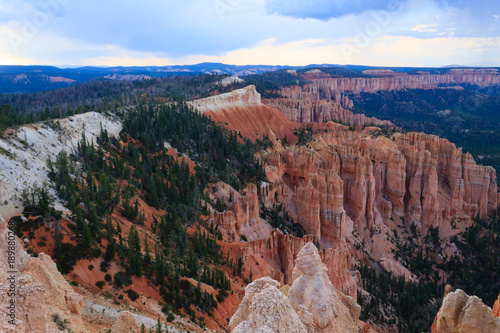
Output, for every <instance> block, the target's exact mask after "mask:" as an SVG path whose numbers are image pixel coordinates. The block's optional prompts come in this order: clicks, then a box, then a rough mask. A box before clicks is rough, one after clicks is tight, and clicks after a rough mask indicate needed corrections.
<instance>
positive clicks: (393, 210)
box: [263, 123, 500, 259]
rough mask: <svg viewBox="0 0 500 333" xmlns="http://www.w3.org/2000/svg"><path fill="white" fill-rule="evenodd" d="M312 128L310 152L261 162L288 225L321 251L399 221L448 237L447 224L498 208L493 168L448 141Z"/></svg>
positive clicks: (288, 152) (279, 152) (278, 153)
mask: <svg viewBox="0 0 500 333" xmlns="http://www.w3.org/2000/svg"><path fill="white" fill-rule="evenodd" d="M316 127H317V128H318V129H320V133H319V134H316V136H315V141H313V142H312V143H311V144H310V147H309V148H307V147H304V146H302V147H297V146H292V147H285V148H283V149H276V150H275V151H272V152H266V153H264V154H263V158H264V160H265V161H266V162H267V164H268V170H269V172H268V175H269V178H270V179H273V180H275V181H274V184H279V181H281V185H280V186H281V188H280V190H279V191H278V192H279V193H278V197H280V198H281V200H282V201H283V202H285V203H286V204H287V206H288V207H290V208H291V209H290V210H291V211H292V213H293V214H296V215H295V216H293V218H294V220H295V221H297V222H298V223H300V224H301V225H302V226H303V227H304V228H305V230H306V232H307V233H308V234H311V235H313V236H314V237H315V238H316V239H320V240H321V241H322V242H323V244H324V245H325V247H334V245H335V244H338V243H339V242H340V241H341V240H343V239H347V238H349V237H351V235H352V231H353V228H356V229H357V230H358V231H359V230H363V229H364V228H368V229H370V230H372V229H373V228H374V227H375V226H376V225H381V224H390V223H391V221H393V220H394V219H395V218H397V217H403V218H405V220H406V221H409V223H415V224H416V225H417V226H418V227H419V228H422V230H424V231H425V230H427V228H429V227H440V229H441V230H443V231H444V232H446V230H448V232H449V230H451V225H450V222H451V220H452V219H461V220H468V221H472V220H473V219H474V218H476V217H480V218H486V217H488V216H493V215H494V214H495V212H496V209H497V208H498V205H499V203H500V195H499V194H498V188H497V183H496V173H495V170H494V169H493V168H492V167H488V166H481V165H477V164H476V163H475V162H474V160H473V158H472V157H471V156H470V154H468V153H463V152H462V150H461V149H457V148H456V146H455V145H454V144H453V143H451V142H449V141H448V140H445V139H440V138H439V137H437V136H433V135H427V134H423V133H407V134H402V133H395V134H393V138H392V140H391V139H390V138H383V137H373V136H371V135H370V131H372V129H369V128H367V129H365V130H357V131H347V130H346V129H345V127H343V126H340V125H337V124H332V123H328V124H321V125H317V126H316ZM321 130H322V131H323V133H321ZM272 188H276V185H275V186H274V187H273V186H271V189H272ZM274 191H276V190H274ZM271 194H272V193H271ZM441 227H443V228H441ZM380 259H381V258H380Z"/></svg>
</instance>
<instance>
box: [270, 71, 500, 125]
mask: <svg viewBox="0 0 500 333" xmlns="http://www.w3.org/2000/svg"><path fill="white" fill-rule="evenodd" d="M363 73H364V74H369V75H371V76H372V77H340V78H333V77H331V76H330V75H329V74H327V73H324V72H321V71H313V72H308V73H305V74H303V76H304V78H305V79H307V80H309V81H310V83H308V84H305V85H303V86H289V87H283V88H282V89H281V90H280V93H281V95H282V96H283V98H273V99H267V100H263V103H264V104H266V105H269V106H271V107H273V108H276V109H279V110H282V111H283V112H284V113H285V114H286V115H287V117H288V118H290V119H291V120H292V121H294V122H298V123H309V122H324V121H329V120H335V121H339V122H342V123H345V124H352V125H368V124H374V125H381V126H385V125H387V126H390V127H392V126H394V125H393V124H392V123H391V122H390V121H385V120H379V119H377V118H374V117H366V116H365V115H363V114H354V113H353V112H351V111H350V110H352V109H353V107H354V104H353V101H352V100H350V99H349V97H348V96H347V94H349V93H354V94H359V93H361V92H365V93H375V92H377V91H381V90H385V91H391V90H403V89H435V88H438V87H439V86H440V85H447V86H454V87H453V88H454V89H462V88H461V87H458V86H457V85H459V84H472V85H478V86H480V87H485V86H489V85H498V84H500V72H499V71H498V70H497V69H451V70H450V71H449V72H447V73H446V74H443V75H437V74H430V73H428V72H425V71H420V72H419V73H418V74H417V75H409V74H408V73H396V72H393V71H391V70H367V71H365V72H363Z"/></svg>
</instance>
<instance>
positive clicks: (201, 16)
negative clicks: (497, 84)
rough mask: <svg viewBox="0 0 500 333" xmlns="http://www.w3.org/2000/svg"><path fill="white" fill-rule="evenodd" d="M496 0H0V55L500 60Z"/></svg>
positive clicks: (170, 60)
mask: <svg viewBox="0 0 500 333" xmlns="http://www.w3.org/2000/svg"><path fill="white" fill-rule="evenodd" d="M499 55H500V1H498V0H493V1H492V0H478V1H465V0H449V1H446V0H182V1H179V0H177V1H173V0H141V1H131V0H120V1H117V0H104V1H103V0H84V1H83V0H0V65H34V64H36V65H55V66H68V65H73V66H168V65H185V64H196V63H200V62H222V63H226V64H234V65H249V64H250V65H259V64H260V65H290V66H303V65H308V64H357V65H371V66H413V67H418V66H429V67H441V66H447V65H464V66H500V56H499Z"/></svg>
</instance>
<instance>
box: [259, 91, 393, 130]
mask: <svg viewBox="0 0 500 333" xmlns="http://www.w3.org/2000/svg"><path fill="white" fill-rule="evenodd" d="M281 94H282V95H283V96H284V97H283V98H273V99H265V100H263V103H264V104H266V105H268V106H270V107H272V108H276V109H279V110H281V111H283V113H285V115H286V116H287V117H288V118H289V119H290V120H292V121H294V122H297V123H309V122H320V123H321V122H325V121H329V120H335V121H338V122H342V123H345V124H352V125H368V124H374V125H380V126H384V125H386V126H391V127H392V126H394V125H393V124H392V123H391V122H390V121H387V120H380V119H377V118H374V117H367V116H365V115H364V114H355V113H353V112H352V111H349V110H350V109H352V108H353V107H354V105H353V102H352V101H351V100H350V99H349V97H347V96H346V95H344V94H341V93H340V92H339V91H331V90H320V89H317V86H316V85H315V84H310V85H306V86H305V87H303V88H301V87H299V86H291V87H285V88H282V89H281Z"/></svg>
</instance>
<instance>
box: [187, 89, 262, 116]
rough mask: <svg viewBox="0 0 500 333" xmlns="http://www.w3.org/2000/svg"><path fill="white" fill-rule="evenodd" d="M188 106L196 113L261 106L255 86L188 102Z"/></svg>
mask: <svg viewBox="0 0 500 333" xmlns="http://www.w3.org/2000/svg"><path fill="white" fill-rule="evenodd" d="M189 104H190V105H192V106H193V107H194V108H196V109H197V110H198V111H200V112H202V113H204V112H208V111H218V110H222V109H228V108H233V107H243V106H248V105H259V104H261V96H260V94H259V93H258V92H257V90H255V86H254V85H250V86H248V87H245V88H243V89H238V90H234V91H231V92H229V93H226V94H222V95H217V96H211V97H207V98H203V99H198V100H195V101H192V102H189Z"/></svg>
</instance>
